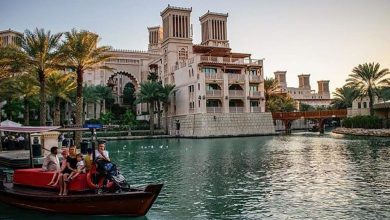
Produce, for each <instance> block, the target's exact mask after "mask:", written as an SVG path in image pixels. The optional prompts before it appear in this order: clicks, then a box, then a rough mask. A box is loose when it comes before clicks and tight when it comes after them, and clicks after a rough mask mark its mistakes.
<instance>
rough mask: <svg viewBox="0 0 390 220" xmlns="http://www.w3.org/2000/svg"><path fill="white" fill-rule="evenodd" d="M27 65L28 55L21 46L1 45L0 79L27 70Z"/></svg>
mask: <svg viewBox="0 0 390 220" xmlns="http://www.w3.org/2000/svg"><path fill="white" fill-rule="evenodd" d="M27 67H28V64H27V56H26V54H25V53H24V52H23V51H22V50H21V49H20V48H19V47H16V46H6V47H0V80H2V79H5V78H8V77H10V76H12V75H15V74H16V73H22V72H25V71H26V70H27Z"/></svg>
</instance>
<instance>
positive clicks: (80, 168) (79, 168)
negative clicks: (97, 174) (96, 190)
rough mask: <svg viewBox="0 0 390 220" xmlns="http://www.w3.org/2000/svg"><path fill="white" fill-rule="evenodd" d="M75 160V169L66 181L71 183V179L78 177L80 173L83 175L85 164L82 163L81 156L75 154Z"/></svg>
mask: <svg viewBox="0 0 390 220" xmlns="http://www.w3.org/2000/svg"><path fill="white" fill-rule="evenodd" d="M76 159H77V164H76V167H77V169H76V170H75V171H72V173H71V174H70V175H69V177H68V180H67V181H68V182H70V181H72V179H75V178H76V177H77V176H78V175H80V173H85V163H84V159H83V155H82V154H77V155H76Z"/></svg>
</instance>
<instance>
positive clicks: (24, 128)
mask: <svg viewBox="0 0 390 220" xmlns="http://www.w3.org/2000/svg"><path fill="white" fill-rule="evenodd" d="M58 128H60V126H40V127H34V126H22V127H10V126H0V131H8V132H16V133H39V132H46V131H52V130H56V129H58Z"/></svg>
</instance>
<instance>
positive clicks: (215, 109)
mask: <svg viewBox="0 0 390 220" xmlns="http://www.w3.org/2000/svg"><path fill="white" fill-rule="evenodd" d="M206 110H207V113H222V107H207V108H206Z"/></svg>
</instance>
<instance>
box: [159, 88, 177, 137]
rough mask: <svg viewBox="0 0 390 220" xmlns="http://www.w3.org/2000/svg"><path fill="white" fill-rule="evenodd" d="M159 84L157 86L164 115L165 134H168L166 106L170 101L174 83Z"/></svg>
mask: <svg viewBox="0 0 390 220" xmlns="http://www.w3.org/2000/svg"><path fill="white" fill-rule="evenodd" d="M159 85H160V88H159V90H160V91H159V96H160V97H159V100H160V101H161V102H162V104H163V110H164V115H165V134H168V107H169V103H170V96H171V94H172V92H173V90H174V89H175V85H170V84H165V85H161V84H159Z"/></svg>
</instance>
